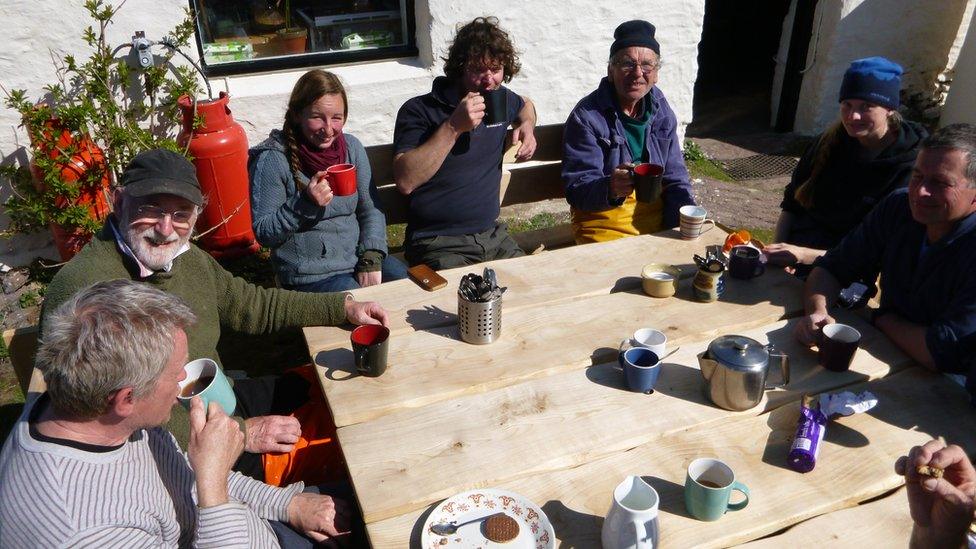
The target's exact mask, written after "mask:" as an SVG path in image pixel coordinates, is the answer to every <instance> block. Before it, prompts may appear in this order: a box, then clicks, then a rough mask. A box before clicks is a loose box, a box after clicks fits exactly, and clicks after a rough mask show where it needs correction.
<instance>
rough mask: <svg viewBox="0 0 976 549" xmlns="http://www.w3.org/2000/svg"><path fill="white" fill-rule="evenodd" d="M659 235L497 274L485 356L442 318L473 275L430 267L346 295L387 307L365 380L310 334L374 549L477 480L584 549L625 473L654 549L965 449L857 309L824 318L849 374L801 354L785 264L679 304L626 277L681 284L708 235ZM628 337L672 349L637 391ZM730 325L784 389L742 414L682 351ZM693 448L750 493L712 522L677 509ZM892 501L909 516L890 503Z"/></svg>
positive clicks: (812, 503) (953, 395) (750, 533)
mask: <svg viewBox="0 0 976 549" xmlns="http://www.w3.org/2000/svg"><path fill="white" fill-rule="evenodd" d="M672 235H673V233H667V234H665V235H655V236H642V237H633V238H627V239H622V240H618V241H614V242H610V243H605V244H591V245H586V246H576V247H571V248H567V249H564V250H557V251H553V252H546V253H544V254H540V255H537V256H531V257H526V258H518V259H513V260H504V261H499V262H494V263H493V264H491V266H492V267H493V268H495V270H496V271H497V273H498V278H499V283H500V284H501V285H507V286H509V291H508V292H507V293H506V294H505V297H504V304H503V321H502V326H503V328H502V337H501V338H500V339H499V340H498V341H496V342H495V343H492V344H490V345H484V346H476V345H469V344H466V343H463V342H461V341H460V340H459V338H458V335H457V328H456V317H455V314H454V313H455V311H456V291H455V290H456V287H457V283H458V280H459V279H460V277H461V276H462V275H463V274H465V273H467V272H472V271H476V272H480V270H481V268H482V266H479V267H477V268H460V269H454V270H451V271H446V272H445V273H443V274H444V276H445V278H447V279H448V281H449V286H448V288H445V289H443V290H440V291H437V292H433V293H428V292H425V291H424V290H421V289H420V288H419V287H417V286H415V285H414V284H413V283H412V282H409V281H400V282H396V283H392V284H384V285H382V286H379V287H373V288H365V289H363V290H357V291H356V292H355V293H356V295H357V298H358V299H375V300H377V301H379V302H380V303H382V304H383V305H384V306H386V307H388V310H390V311H391V317H392V322H391V326H392V328H393V334H392V335H391V342H390V366H389V368H388V370H387V372H386V373H385V374H384V375H383V376H381V377H379V378H364V377H358V376H352V375H351V374H349V373H347V372H348V371H349V370H350V369H351V364H350V362H351V350H350V344H349V340H348V331H347V330H344V329H339V328H306V330H305V334H306V338H307V340H308V343H309V348H310V351H311V353H312V356H313V357H315V359H316V363H317V364H318V365H319V373H320V374H321V375H320V378H321V379H322V383H323V388H324V389H325V392H326V395H327V397H328V400H329V404H330V406H331V408H332V410H333V413H334V416H335V419H336V424H337V425H338V427H339V429H338V434H339V440H340V443H341V445H342V448H343V452H344V454H345V457H346V461H347V463H348V465H349V469H350V473H351V476H352V479H353V482H354V484H355V488H356V492H357V496H358V498H359V502H360V506H361V508H362V510H363V514H364V517H365V520H366V522H367V529H368V531H369V535H370V540H371V542H372V544H373V546H374V547H406V546H408V545H411V544H412V545H416V544H417V542H418V540H419V536H420V529H421V527H422V524H423V522H424V520H425V518H426V516H427V514H428V513H429V510H430V509H431V508H432V504H435V503H437V502H439V501H440V500H442V499H444V498H446V497H449V496H451V495H452V494H455V493H457V492H461V491H464V490H468V489H472V488H479V487H495V488H501V489H507V490H512V491H515V492H518V493H520V494H523V495H524V496H526V497H528V498H529V499H531V500H532V501H534V502H536V503H537V504H538V505H540V506H541V507H542V508H543V509H544V510H545V512H546V514H547V516H548V517H549V519H550V520H551V521H552V523H553V526H554V528H555V531H556V537H557V538H558V539H559V540H560V543H563V544H568V546H572V547H591V546H597V547H598V546H599V537H600V527H601V524H602V517H603V516H604V515H605V514H606V512H607V510H608V509H609V507H610V499H611V492H612V490H613V488H614V486H616V484H617V483H618V482H619V481H620V480H622V479H623V478H624V477H625V476H627V475H630V474H640V475H645V478H646V479H647V480H649V481H650V483H651V485H652V486H654V487H655V488H656V489H657V490H658V492H659V494H660V495H661V498H662V501H661V518H660V522H661V536H662V539H661V544H662V545H663V546H671V547H689V546H694V545H705V546H724V545H731V544H738V543H743V542H747V541H750V540H755V539H757V538H760V537H762V536H765V535H769V534H772V533H774V532H777V531H779V530H781V529H783V528H785V527H788V526H790V525H792V524H796V523H798V522H801V521H804V520H806V519H810V518H813V517H817V516H818V515H823V514H824V513H831V512H832V511H837V513H831V515H833V514H838V517H840V516H841V515H840V510H842V509H845V508H849V507H853V506H855V505H856V504H857V503H858V502H860V501H863V500H866V499H870V498H873V497H876V496H879V495H882V494H884V493H885V492H887V491H890V490H893V489H895V488H897V487H898V486H899V485H900V484H901V483H902V481H901V478H900V477H898V476H896V475H894V470H893V463H894V459H895V458H896V457H897V456H898V455H900V454H901V453H903V452H905V451H906V450H907V449H908V448H910V447H911V446H912V445H914V444H917V443H920V442H923V441H924V440H927V439H928V438H930V437H931V436H935V435H943V436H945V437H946V438H947V439H950V440H953V441H960V442H964V443H965V442H972V443H974V444H976V440H969V439H976V420H974V419H973V414H971V412H969V410H968V399H967V398H966V397H965V395H964V392H963V391H962V389H961V388H960V387H958V386H956V385H954V384H953V383H952V382H950V381H948V380H946V379H944V378H941V377H938V376H933V375H930V374H927V373H924V372H921V371H919V369H918V368H916V367H913V366H912V365H911V364H910V361H909V360H908V359H907V358H906V357H905V356H904V355H903V354H902V353H900V352H899V351H897V350H896V349H895V348H894V347H893V346H892V345H891V344H890V342H888V341H887V339H886V338H885V337H884V336H883V335H881V334H880V333H879V332H877V331H875V330H874V329H873V328H872V327H870V326H868V325H867V324H866V323H865V322H864V321H863V320H861V319H860V318H858V317H856V316H853V315H840V318H841V319H842V320H841V321H844V322H847V323H849V324H852V325H854V326H856V327H857V328H858V329H859V330H860V331H861V333H862V334H863V336H864V337H863V340H862V345H861V347H860V349H859V351H858V353H857V355H856V356H855V360H854V363H853V365H852V368H851V371H850V372H847V373H844V374H837V373H833V372H827V371H825V370H823V369H822V368H820V367H819V366H817V360H816V354H815V352H814V351H811V350H809V349H806V348H802V347H801V346H799V345H798V344H797V343H795V341H794V340H793V338H792V336H791V330H792V324H793V322H794V321H790V320H787V319H788V318H789V317H793V316H796V315H797V314H799V313H800V311H801V309H802V307H801V303H800V289H801V284H800V282H799V281H798V280H796V279H794V278H793V277H790V276H788V275H786V274H785V273H783V272H782V271H779V270H777V269H771V270H769V271H768V272H767V273H766V274H765V275H763V276H762V277H759V278H757V279H753V280H751V281H740V280H735V279H729V280H728V281H727V290H726V294H725V295H723V297H722V299H721V300H720V301H719V302H716V303H708V304H705V303H697V302H695V301H693V300H692V298H691V289H690V284H691V281H690V280H689V279H685V280H683V281H682V283H681V285H680V289H679V292H678V294H677V295H676V296H674V297H672V298H666V299H655V298H651V297H648V296H646V295H644V294H643V293H641V291H640V289H639V288H640V283H639V278H638V277H639V273H640V270H641V266H642V265H644V264H646V263H650V262H658V261H660V262H668V263H672V264H677V265H683V266H684V267H685V269H686V271H687V272H688V273H689V274H690V273H691V272H693V269H692V268H691V266H692V258H691V256H692V254H694V253H703V252H704V247H705V245H706V244H713V243H719V242H721V240H722V239H723V238H724V234H722V233H721V232H720V231H712V232H710V233H706V235H704V236H703V237H702V238H701V239H700V240H698V241H696V242H686V241H682V240H679V239H676V238H674V237H673V236H672ZM640 327H654V328H657V329H660V330H662V331H664V332H665V333H666V334H667V335H668V338H669V343H668V345H669V349H671V348H673V347H674V345H680V346H681V349H680V350H679V351H678V352H676V353H675V354H674V355H672V356H671V357H670V358H669V359H668V360H667V361H666V363H665V364H664V366H663V367H664V369H663V370H662V373H661V377H660V379H659V381H658V385H657V390H656V391H655V393H654V394H652V395H643V394H638V393H632V392H629V391H627V390H626V388H625V386H624V381H623V378H622V375H621V373H620V371H619V368H617V367H616V348H617V345H618V344H619V342H620V340H621V339H623V338H625V337H627V336H629V335H630V334H631V333H633V331H634V330H636V329H637V328H640ZM726 333H740V334H743V335H747V336H750V337H752V338H754V339H757V340H759V341H761V342H764V343H765V342H769V343H773V344H774V345H776V346H777V347H778V348H780V349H781V350H783V351H785V352H787V354H789V356H790V361H791V368H792V379H791V383H790V385H789V386H788V388H787V389H786V390H775V391H769V392H767V396H766V398H764V399H763V401H762V402H761V403H760V405H759V406H757V407H756V408H754V409H752V410H747V411H745V412H738V413H734V412H728V411H725V410H722V409H719V408H717V407H715V406H714V405H712V404H710V403H709V402H708V401H707V400H706V398H705V397H704V396H703V393H702V385H703V382H702V378H701V374H700V372H699V370H698V362H697V354H698V353H700V352H702V351H704V350H705V349H706V348H707V346H708V343H709V342H710V341H711V339H712V338H713V337H714V336H717V335H720V334H726ZM848 385H853V386H854V387H855V388H857V389H860V388H861V386H862V385H863V386H864V387H866V388H870V390H872V391H873V392H875V394H876V395H878V397H879V401H880V404H879V406H878V407H877V408H876V409H875V411H872V412H871V413H869V414H860V415H857V416H852V417H849V418H843V419H841V420H839V421H837V422H836V423H834V424H832V425H831V426H830V427H829V428H828V436H827V440H826V441H825V443H824V446H823V449H822V451H821V458H820V460H819V463H818V466H817V468H816V469H815V470H814V471H813V472H811V473H808V474H806V475H801V474H798V473H795V472H793V471H791V470H789V469H787V468H786V466H785V461H786V454H787V452H788V449H789V443H790V439H791V437H792V434H793V430H794V429H795V424H796V418H797V414H798V411H797V410H798V401H799V398H800V396H801V395H802V394H804V393H819V392H823V391H829V390H835V389H838V388H840V387H845V386H848ZM956 416H959V417H960V418H961V419H960V420H959V421H957V422H953V424H952V425H947V424H945V423H947V422H945V421H943V418H945V417H956ZM703 456H714V457H718V458H720V459H722V460H724V461H726V462H728V463H729V464H730V465H731V466H732V467H733V468H734V469H735V470H736V473H737V477H738V478H739V480H742V481H743V482H745V483H746V484H747V485H748V486H749V487H750V489H751V491H752V499H751V500H750V504H749V506H748V507H747V508H746V509H744V510H742V511H739V512H736V513H729V514H728V515H727V516H726V517H723V518H722V519H721V520H719V521H717V522H712V523H705V522H699V521H696V520H694V519H691V518H689V517H688V516H687V515H686V513H685V511H684V507H683V501H682V496H681V489H682V483H683V482H684V470H685V468H686V467H687V465H688V463H690V462H691V461H692V460H693V459H695V458H697V457H703ZM888 499H891V502H889V503H888V505H890V506H892V507H895V506H897V503H896V499H897V502H900V503H902V504H904V505H906V506H907V503H905V501H904V496H903V495H902V496H901V497H900V498H896V495H893V496H891V497H890V498H888ZM879 501H880V500H879ZM876 508H879V509H880V505H878V506H876ZM869 512H870V511H869V510H867V509H865V510H863V511H860V513H859V515H865V516H867V515H868V514H869ZM859 515H857V514H853V513H851V516H853V517H855V518H852V519H851V520H857V519H856V517H857V516H859ZM847 516H848V515H847V514H845V515H844V517H847ZM812 531H815V532H827V531H828V530H826V529H820V530H812ZM786 535H787V534H782V536H786ZM784 539H791V538H784ZM787 543H789V544H795V543H794V541H788V542H787Z"/></svg>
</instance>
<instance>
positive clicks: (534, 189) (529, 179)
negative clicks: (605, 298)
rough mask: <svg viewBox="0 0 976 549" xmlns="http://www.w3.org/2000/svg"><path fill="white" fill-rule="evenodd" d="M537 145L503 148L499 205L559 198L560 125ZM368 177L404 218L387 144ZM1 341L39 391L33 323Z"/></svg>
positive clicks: (529, 238) (539, 244)
mask: <svg viewBox="0 0 976 549" xmlns="http://www.w3.org/2000/svg"><path fill="white" fill-rule="evenodd" d="M535 135H536V140H537V141H538V148H537V149H536V152H535V155H534V156H533V159H532V160H530V161H528V162H519V163H516V162H515V153H516V151H517V150H518V147H515V146H513V147H509V148H508V150H506V152H505V156H504V159H503V164H502V181H501V190H500V193H499V203H500V205H501V206H510V205H514V204H530V203H533V202H539V201H542V200H549V199H553V198H559V199H562V198H564V196H565V195H564V193H563V183H562V178H561V173H560V170H561V168H562V151H563V125H562V124H553V125H550V126H539V127H537V128H536V130H535ZM509 137H511V133H509ZM366 154H367V156H369V162H370V166H371V167H372V170H373V181H375V182H376V186H377V189H378V190H379V195H380V200H381V201H382V204H383V208H384V210H385V211H386V222H387V224H390V225H392V224H397V223H406V222H407V209H408V206H407V197H406V196H404V195H402V194H400V191H398V190H397V188H396V186H395V185H394V184H393V144H387V145H376V146H373V147H367V148H366ZM512 236H513V238H515V241H516V242H518V244H519V246H521V247H522V249H523V250H525V251H526V252H529V253H533V252H537V251H540V250H541V249H543V248H545V249H556V248H562V247H565V246H570V245H572V244H573V243H574V241H573V235H572V230H571V228H570V225H569V224H568V223H563V224H561V225H557V226H554V227H549V228H545V229H538V230H534V231H528V232H523V233H516V234H513V235H512ZM3 340H4V343H5V344H6V345H7V348H8V349H9V353H10V361H11V363H13V366H14V373H15V374H16V375H17V380H18V381H19V383H20V387H21V389H22V390H23V391H24V394H25V395H26V394H27V392H28V391H31V392H34V391H43V390H44V380H43V378H42V377H41V376H40V375H39V373H38V372H36V371H35V370H34V351H35V350H36V346H37V326H30V327H26V328H18V329H16V330H7V331H6V332H4V333H3Z"/></svg>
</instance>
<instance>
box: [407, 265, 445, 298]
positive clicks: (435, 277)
mask: <svg viewBox="0 0 976 549" xmlns="http://www.w3.org/2000/svg"><path fill="white" fill-rule="evenodd" d="M407 273H408V274H409V275H410V279H411V280H413V281H414V282H416V283H417V285H419V286H420V287H421V288H423V289H425V290H427V291H428V292H433V291H434V290H440V289H441V288H443V287H444V286H447V280H445V279H444V277H443V276H441V275H439V274H437V271H435V270H434V269H431V268H430V267H428V266H427V265H424V264H420V265H415V266H413V267H410V268H409V269H407Z"/></svg>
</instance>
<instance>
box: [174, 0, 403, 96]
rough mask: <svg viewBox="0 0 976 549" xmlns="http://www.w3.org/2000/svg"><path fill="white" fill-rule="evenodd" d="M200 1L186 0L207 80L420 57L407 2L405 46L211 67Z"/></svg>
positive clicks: (221, 64) (283, 57) (308, 53)
mask: <svg viewBox="0 0 976 549" xmlns="http://www.w3.org/2000/svg"><path fill="white" fill-rule="evenodd" d="M198 1H199V0H187V2H188V4H189V7H190V10H191V13H193V30H194V32H193V34H194V39H195V42H196V47H197V55H199V60H200V67H201V68H202V69H203V74H204V75H205V76H206V77H207V78H213V77H221V76H237V75H248V74H254V73H262V72H271V71H278V70H287V69H298V68H313V67H328V66H331V65H346V64H355V63H361V62H366V61H377V60H381V59H398V58H404V57H417V55H418V50H417V29H416V27H417V22H416V18H415V16H414V4H415V2H414V0H405V1H404V8H403V11H404V13H403V15H402V17H405V18H406V19H407V21H406V23H407V25H406V27H407V35H406V36H405V41H406V44H403V45H400V46H390V47H387V48H368V49H361V50H345V51H329V52H307V53H302V54H296V55H288V56H281V57H266V58H258V59H251V60H247V61H230V62H227V63H217V64H209V63H207V61H206V59H205V58H204V55H203V38H202V33H201V32H200V19H199V17H198V15H197V13H198V10H197V3H198Z"/></svg>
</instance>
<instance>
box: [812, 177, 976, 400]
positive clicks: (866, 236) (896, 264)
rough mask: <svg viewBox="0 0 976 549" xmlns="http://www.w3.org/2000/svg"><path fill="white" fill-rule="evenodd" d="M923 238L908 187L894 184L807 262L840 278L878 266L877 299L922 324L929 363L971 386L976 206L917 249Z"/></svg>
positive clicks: (974, 374)
mask: <svg viewBox="0 0 976 549" xmlns="http://www.w3.org/2000/svg"><path fill="white" fill-rule="evenodd" d="M925 238H926V237H925V226H924V225H922V224H921V223H918V222H917V221H915V220H914V219H913V218H912V213H911V210H909V206H908V191H907V190H906V189H899V190H896V191H894V192H893V193H891V194H890V195H888V197H887V198H885V199H884V200H883V201H882V202H880V203H879V204H878V205H877V206H876V207H875V208H874V209H873V210H871V213H869V214H868V216H867V217H866V218H865V219H864V222H863V223H861V224H860V225H858V226H857V227H856V228H855V229H854V230H853V231H851V232H850V233H849V234H848V235H847V236H846V237H844V239H843V240H841V242H840V244H838V245H837V246H836V247H834V248H832V249H831V250H829V251H828V252H827V254H826V255H824V256H823V257H821V258H820V259H818V260H817V262H816V263H815V264H814V265H816V266H819V267H823V268H825V269H827V270H828V271H830V272H831V274H833V275H834V276H835V277H836V278H837V280H838V281H840V283H841V285H842V286H846V285H848V284H850V283H851V282H854V281H856V280H859V279H863V280H874V279H875V277H877V275H878V272H879V271H880V273H881V307H882V308H884V309H890V310H891V311H893V312H895V313H897V314H899V315H901V316H902V317H903V318H905V319H907V320H910V321H912V322H915V323H917V324H922V325H924V326H927V327H928V332H927V333H926V336H925V343H926V345H927V347H928V350H929V353H931V354H932V357H933V358H934V359H935V365H936V367H938V369H939V370H941V371H943V372H948V373H955V374H965V375H967V376H968V378H969V382H968V383H967V387H970V385H973V388H976V214H970V215H969V216H968V217H966V218H965V219H963V220H962V221H960V222H959V223H958V225H957V226H956V228H955V229H954V230H953V231H952V232H951V233H950V234H948V235H946V236H945V237H943V238H942V239H941V240H939V241H938V242H935V243H933V244H929V245H928V246H927V249H926V250H925V251H924V253H923V250H922V245H923V242H924V240H925ZM973 388H970V392H972V391H973Z"/></svg>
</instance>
